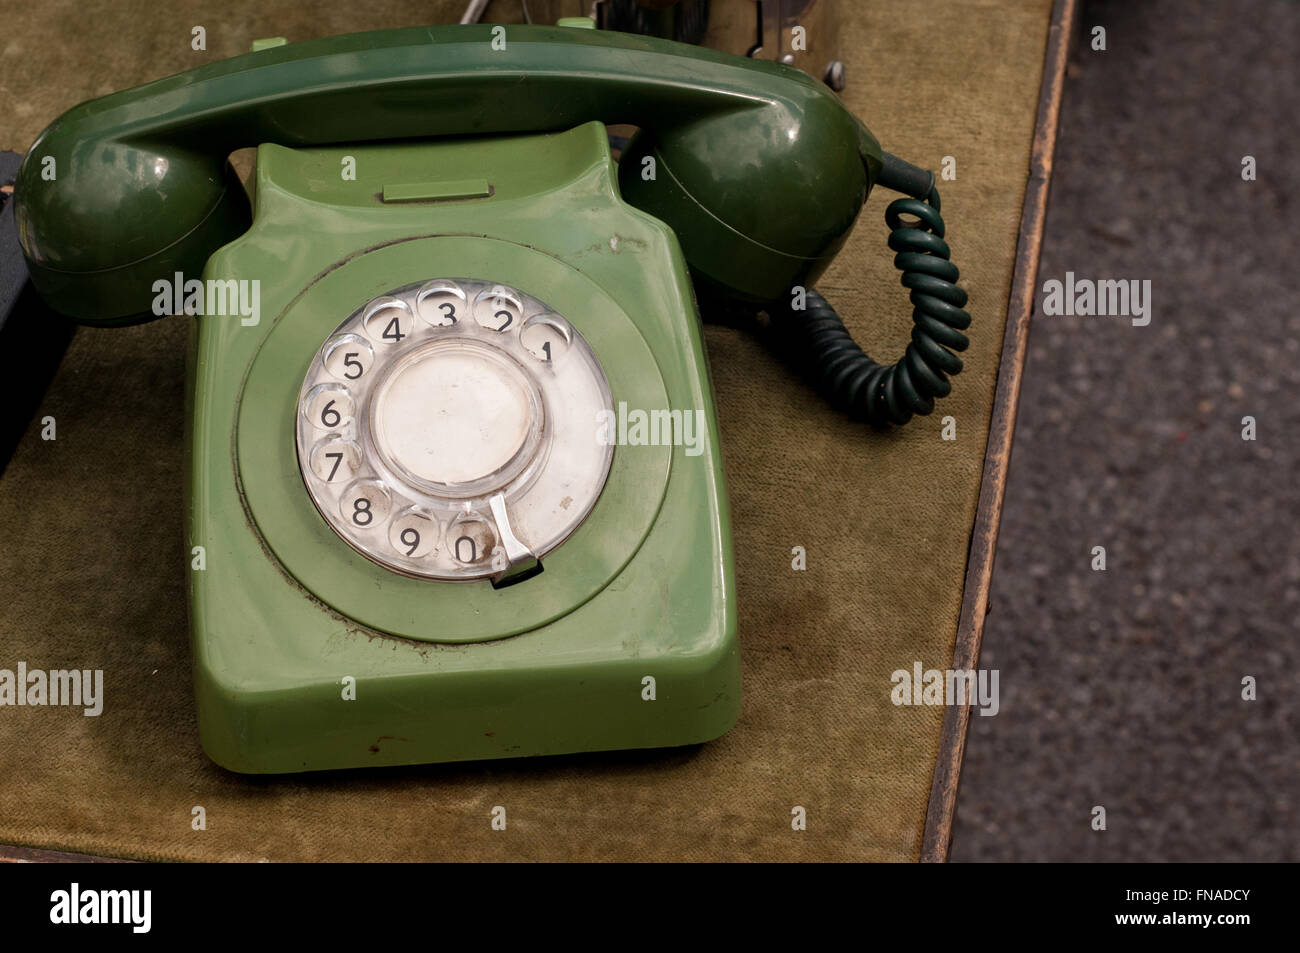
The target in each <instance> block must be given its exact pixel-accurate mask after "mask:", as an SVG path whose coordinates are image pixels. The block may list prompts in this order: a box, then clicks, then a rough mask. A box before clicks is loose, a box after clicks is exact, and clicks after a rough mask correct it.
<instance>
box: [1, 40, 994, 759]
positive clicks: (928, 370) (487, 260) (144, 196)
mask: <svg viewBox="0 0 1300 953" xmlns="http://www.w3.org/2000/svg"><path fill="white" fill-rule="evenodd" d="M604 123H631V124H634V125H635V126H637V127H638V129H639V130H640V131H639V132H638V134H637V135H636V136H635V138H634V139H633V140H632V141H631V142H630V143H629V145H628V147H627V149H626V150H625V151H624V153H623V154H622V156H621V157H620V159H619V161H618V162H617V163H616V162H614V161H613V159H612V158H611V154H610V150H609V145H608V139H607V135H606V132H605V127H604V125H603V124H604ZM247 146H256V147H257V174H256V175H257V177H256V191H255V195H256V207H255V209H252V208H250V203H249V199H248V197H247V194H246V192H245V190H244V189H243V187H242V186H241V184H240V182H239V181H238V179H237V177H236V176H235V175H234V173H233V170H232V169H231V167H230V164H229V162H228V156H229V155H230V153H231V152H232V151H234V150H236V149H239V148H243V147H247ZM877 184H879V185H883V186H885V187H888V188H892V189H896V190H898V191H901V192H905V193H907V194H908V195H909V196H912V197H910V198H903V199H899V200H897V201H895V202H894V203H893V204H891V205H890V207H889V210H888V211H887V214H886V217H887V221H888V223H889V225H890V228H891V229H892V233H891V236H890V245H891V247H892V248H893V249H894V251H895V252H897V253H898V255H897V259H896V261H897V264H898V265H899V267H900V268H901V269H902V270H903V283H904V284H905V285H906V286H907V287H909V289H910V290H911V296H912V302H913V305H914V309H915V310H914V319H915V324H916V328H915V331H914V333H913V336H912V341H911V343H910V344H909V346H908V348H907V350H906V353H905V354H904V356H903V358H902V359H901V360H900V361H899V362H898V364H897V365H894V366H882V365H878V364H876V363H875V362H874V361H872V360H871V359H870V358H868V357H867V356H866V355H865V354H863V353H862V352H861V351H860V350H859V349H858V348H857V346H856V345H855V344H853V342H852V340H851V339H850V338H849V336H848V334H847V332H846V331H845V330H844V327H843V325H842V323H841V322H840V321H839V319H838V318H837V317H836V316H835V314H834V311H833V310H831V308H830V306H829V305H828V304H827V303H826V302H825V301H824V300H823V299H822V298H820V296H818V295H817V294H816V293H815V292H814V291H812V290H811V286H812V284H813V283H814V282H815V281H816V279H817V277H818V276H819V275H820V274H821V273H822V271H823V270H824V269H825V268H826V266H827V264H828V263H829V262H830V261H831V259H832V257H833V256H834V255H835V253H836V251H837V250H838V249H839V247H840V246H841V244H842V243H843V242H844V240H845V238H846V236H847V235H848V234H849V231H850V230H851V228H852V227H853V224H854V221H855V219H856V217H857V215H858V211H859V209H860V208H861V206H862V204H863V202H864V201H865V199H866V197H867V194H868V192H869V191H870V189H871V188H872V187H873V186H874V185H877ZM15 209H16V218H17V222H18V227H19V232H20V238H21V242H22V245H23V248H24V252H25V254H26V257H27V261H28V265H29V269H30V273H31V276H32V280H33V282H34V283H35V285H36V288H37V289H38V291H39V292H40V293H41V294H42V295H43V296H44V297H45V298H46V299H47V300H48V301H49V303H50V304H51V305H52V306H54V307H55V308H57V309H58V310H61V311H63V312H65V313H67V314H69V315H72V316H74V317H75V318H77V319H79V320H80V321H82V322H84V323H86V324H91V325H101V326H105V325H122V324H128V323H133V322H138V321H141V320H149V319H150V318H153V317H158V316H162V315H165V314H187V315H192V316H193V317H194V320H193V322H192V329H193V333H192V338H191V341H192V344H191V348H190V353H189V391H188V406H187V408H186V414H187V419H188V444H189V463H188V474H187V478H188V493H187V510H188V513H187V519H188V541H189V545H190V547H191V548H192V552H193V553H194V554H195V556H194V559H195V561H194V564H193V565H192V567H191V571H190V618H191V635H192V640H193V649H194V658H195V672H196V683H197V700H198V708H199V724H200V734H201V738H202V742H203V746H204V748H205V750H206V751H207V752H208V754H209V755H210V756H211V757H212V758H213V759H214V760H215V761H217V762H218V763H219V764H221V765H224V766H226V767H228V768H230V769H232V770H235V771H242V772H289V771H303V770H315V769H322V768H341V767H354V766H364V765H381V764H407V763H419V762H433V761H452V760H465V759H478V758H498V757H511V756H519V755H536V754H552V753H560V752H573V751H589V750H601V749H614V748H634V747H658V746H668V745H682V744H689V743H695V742H702V741H706V740H708V739H711V738H714V737H716V736H718V735H720V734H721V733H723V732H725V731H726V730H727V729H728V728H729V727H730V726H731V725H732V724H733V723H734V722H735V720H736V718H737V717H738V715H739V712H740V678H739V671H740V669H739V660H738V654H737V632H736V607H735V586H734V579H733V558H732V549H731V541H730V528H729V522H728V513H727V502H726V495H725V488H724V484H723V474H722V466H721V459H720V455H719V447H718V440H717V421H716V416H715V413H714V404H713V395H712V392H711V388H710V383H709V376H708V370H707V364H706V360H705V355H704V351H703V347H702V342H701V337H700V329H699V317H698V311H697V304H696V301H697V294H698V298H699V300H701V301H703V302H704V303H705V305H706V306H710V307H711V306H712V305H713V303H714V302H727V303H728V304H727V306H729V307H737V306H739V307H744V308H749V309H753V310H756V311H757V310H760V309H762V310H766V311H767V312H768V313H769V314H771V315H772V316H773V317H774V318H777V319H780V320H782V321H784V322H787V323H788V324H789V325H790V326H791V327H792V328H794V329H795V330H796V331H797V333H798V334H800V335H802V339H803V341H804V342H805V345H806V355H805V356H806V357H807V358H808V360H809V362H810V364H811V366H813V367H814V368H815V369H816V373H817V377H818V382H819V384H820V385H822V386H823V388H824V389H825V390H826V391H827V392H828V393H829V394H830V395H831V397H832V398H833V399H834V400H836V401H837V402H838V403H839V404H840V405H841V406H843V407H844V408H845V409H846V410H847V411H849V412H850V413H853V414H855V415H856V416H858V417H860V418H862V419H864V420H866V421H868V422H870V423H872V424H876V425H885V424H889V423H903V422H906V420H907V419H908V418H909V417H911V416H912V414H914V413H923V414H924V413H929V412H930V410H931V409H932V408H933V404H934V400H935V398H936V397H941V396H943V395H944V394H946V393H947V392H948V390H949V388H950V386H951V385H950V381H949V378H950V376H951V375H952V374H955V373H957V372H958V371H959V370H960V369H961V362H960V360H958V358H957V357H956V355H955V354H954V353H953V351H960V350H962V349H964V348H965V346H966V343H967V341H966V338H965V336H964V335H963V334H962V333H961V331H962V329H964V328H965V327H966V326H967V325H968V323H969V320H970V319H969V316H968V315H967V314H966V312H965V311H964V310H962V308H963V306H964V305H965V302H966V295H965V293H964V292H962V291H961V290H960V289H959V288H958V287H957V286H956V283H955V282H956V279H957V269H956V268H955V267H954V266H953V265H952V264H951V263H950V262H949V261H948V247H947V245H946V244H945V243H944V241H943V221H942V219H941V218H940V216H939V200H938V194H937V192H936V191H935V190H934V187H933V176H931V175H930V174H929V173H927V172H923V171H921V170H919V169H917V168H915V167H912V166H910V165H908V164H907V163H904V162H902V161H901V160H898V159H896V158H894V157H893V156H890V155H888V154H886V153H884V152H882V150H881V148H880V146H879V144H878V143H877V141H876V139H875V138H874V137H873V136H872V135H871V133H870V132H869V131H868V130H867V128H866V127H865V126H864V125H863V124H862V123H861V122H859V121H858V120H857V119H856V118H855V117H853V116H852V115H851V114H850V113H849V112H848V111H847V110H846V109H845V108H844V107H843V106H842V105H841V104H840V102H839V101H838V100H837V99H836V97H835V96H834V94H833V93H831V92H830V91H829V90H828V89H826V88H825V87H824V86H823V85H822V84H820V83H817V82H815V81H813V80H811V79H809V78H808V77H806V76H804V75H803V74H801V73H799V72H798V71H796V70H794V69H791V68H788V67H786V66H783V65H780V64H776V63H766V62H759V61H753V60H747V59H743V58H739V57H733V56H728V55H724V54H720V53H715V52H711V51H708V50H703V49H698V48H695V47H689V46H685V45H681V44H677V43H673V42H669V41H666V40H659V39H653V38H647V37H637V36H631V35H623V34H613V33H604V32H597V31H591V30H576V29H569V28H542V27H509V28H505V27H500V26H496V27H492V26H465V27H435V28H430V29H408V30H394V31H384V32H376V33H364V34H358V35H353V36H344V37H336V38H330V39H324V40H318V41H313V42H308V43H302V44H294V45H281V46H277V47H271V48H266V49H261V50H259V51H257V52H254V53H251V54H249V55H247V56H241V57H237V58H235V59H231V60H228V61H225V62H221V63H216V64H213V65H209V66H204V67H202V68H199V69H195V70H192V71H190V72H187V73H182V74H180V75H177V76H173V77H170V78H168V79H163V80H159V81H157V82H154V83H150V84H148V85H145V86H141V87H138V88H135V89H131V90H127V91H125V92H121V93H117V94H114V95H111V96H106V97H104V98H102V99H97V100H94V101H91V102H88V103H84V104H82V105H80V106H78V107H76V108H74V109H72V110H70V111H69V112H68V113H66V114H65V115H64V116H62V117H61V118H60V119H58V120H57V121H56V122H55V123H54V124H53V125H51V126H50V127H49V128H48V129H47V130H46V131H45V133H43V134H42V136H41V137H40V139H39V140H38V141H37V142H36V143H35V145H33V147H32V149H31V151H30V152H29V154H28V156H27V158H26V161H25V163H24V165H23V168H22V171H21V173H20V175H19V178H18V181H17V185H16V188H15ZM124 584H127V583H124Z"/></svg>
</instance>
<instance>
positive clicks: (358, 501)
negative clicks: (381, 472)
mask: <svg viewBox="0 0 1300 953" xmlns="http://www.w3.org/2000/svg"><path fill="white" fill-rule="evenodd" d="M391 505H392V504H391V502H390V499H389V496H388V490H386V489H385V488H384V485H383V484H382V483H380V482H379V481H378V480H358V481H357V482H356V483H353V484H352V485H351V486H349V487H348V488H347V489H346V490H344V491H343V495H342V497H340V498H339V513H340V514H341V515H342V516H343V521H344V522H345V523H346V524H347V525H348V526H350V527H352V528H353V529H356V530H367V529H373V528H374V527H376V526H382V525H383V524H384V522H385V521H386V520H387V519H388V511H389V508H390V507H391Z"/></svg>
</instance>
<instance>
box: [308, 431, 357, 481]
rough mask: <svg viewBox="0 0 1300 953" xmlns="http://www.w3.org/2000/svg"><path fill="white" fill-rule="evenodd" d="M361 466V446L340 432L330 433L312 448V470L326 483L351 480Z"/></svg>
mask: <svg viewBox="0 0 1300 953" xmlns="http://www.w3.org/2000/svg"><path fill="white" fill-rule="evenodd" d="M360 468H361V448H360V447H358V446H357V445H356V444H355V443H353V442H352V441H351V440H347V439H345V438H343V437H341V436H339V435H338V434H330V435H329V436H328V437H325V438H324V439H323V440H319V441H317V442H316V445H315V446H313V447H312V448H311V472H312V473H314V474H316V477H317V478H318V479H320V480H324V481H325V482H326V483H338V482H339V481H340V480H350V479H352V477H354V476H356V473H357V470H359V469H360Z"/></svg>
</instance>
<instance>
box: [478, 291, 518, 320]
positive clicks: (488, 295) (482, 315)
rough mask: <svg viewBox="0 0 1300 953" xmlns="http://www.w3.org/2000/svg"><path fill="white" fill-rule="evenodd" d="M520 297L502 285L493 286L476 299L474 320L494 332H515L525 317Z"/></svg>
mask: <svg viewBox="0 0 1300 953" xmlns="http://www.w3.org/2000/svg"><path fill="white" fill-rule="evenodd" d="M523 313H524V305H523V302H522V301H520V300H519V296H518V295H517V294H515V293H514V292H513V291H511V290H510V289H509V288H506V287H504V286H502V285H493V286H492V287H491V288H488V289H487V290H486V291H483V292H480V293H479V296H478V297H477V298H475V299H474V318H475V320H477V321H478V323H479V324H481V325H482V326H483V327H485V328H488V329H489V330H492V331H513V330H514V329H515V328H517V327H518V326H519V319H520V318H521V317H523Z"/></svg>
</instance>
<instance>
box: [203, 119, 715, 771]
mask: <svg viewBox="0 0 1300 953" xmlns="http://www.w3.org/2000/svg"><path fill="white" fill-rule="evenodd" d="M345 157H351V158H350V160H349V161H352V162H354V163H355V168H356V170H357V172H356V179H355V180H350V181H344V180H343V179H342V178H341V177H340V169H341V168H342V166H343V164H344V160H345ZM473 179H485V180H486V181H487V182H488V183H489V185H490V192H491V194H490V195H489V196H487V197H481V198H470V199H456V200H443V201H419V200H415V201H403V202H400V203H394V202H385V201H384V199H383V195H384V193H385V190H386V189H387V190H389V191H390V193H391V192H393V191H394V190H396V191H399V192H401V191H405V192H408V193H409V192H410V191H411V190H410V189H406V190H403V189H401V188H400V187H402V186H408V185H410V184H412V183H424V184H425V186H426V187H427V186H429V185H436V183H437V182H438V181H446V182H463V181H465V180H473ZM416 191H417V192H418V190H416ZM431 191H433V192H436V191H437V190H436V189H432V190H431ZM256 196H257V201H256V214H255V217H254V221H253V225H252V227H251V228H250V229H249V230H248V232H247V233H246V234H244V235H243V236H242V237H241V238H239V239H238V240H236V241H234V242H232V243H230V244H229V245H226V246H225V247H223V248H222V249H220V250H219V251H218V252H217V253H216V254H214V255H213V256H212V258H211V259H210V261H209V262H208V267H207V269H206V271H205V273H204V276H203V277H204V279H206V280H216V281H227V280H254V279H255V280H258V281H259V283H260V289H261V290H260V319H259V321H258V323H257V324H251V323H248V322H249V321H250V320H251V319H248V318H241V316H240V315H238V314H235V315H231V316H227V317H222V316H204V317H201V318H198V319H197V320H196V324H195V329H196V330H195V334H194V336H193V348H192V354H191V371H190V381H191V390H190V397H189V405H190V406H189V419H190V421H191V424H190V426H191V430H190V434H189V441H190V446H191V453H190V464H189V474H188V476H189V492H188V511H189V531H190V539H189V543H190V545H191V546H202V547H204V555H205V560H204V561H205V568H203V569H202V570H201V571H192V572H191V574H190V600H191V624H192V632H193V640H194V662H195V673H196V683H197V698H198V710H199V726H200V734H201V738H202V742H203V747H204V749H205V750H206V751H207V753H208V754H209V756H211V757H212V759H213V760H214V761H216V762H218V763H219V764H221V765H223V766H225V767H227V768H230V769H232V770H235V771H241V772H291V771H307V770H315V769H322V768H345V767H357V766H369V765H393V764H407V763H416V762H435V761H453V760H455V761H460V760H469V759H479V758H501V757H514V756H521V755H543V754H558V753H563V752H575V751H592V750H601V749H615V748H645V747H660V746H670V745H683V744H690V743H694V742H702V741H705V740H708V739H710V738H714V737H716V736H717V735H719V734H721V733H723V732H724V731H726V730H727V729H728V728H729V727H730V726H731V725H732V724H733V723H734V722H735V720H736V718H737V717H738V715H739V711H740V672H739V660H738V654H737V641H736V613H735V597H734V583H733V569H732V553H731V542H730V538H731V537H730V526H729V523H728V517H727V506H726V496H725V492H724V488H723V482H722V468H721V459H720V455H719V448H718V442H717V424H716V418H715V413H714V407H713V399H712V395H711V391H710V386H709V381H708V372H707V365H706V363H705V356H704V352H703V348H702V344H701V339H700V334H699V329H698V317H697V315H696V313H695V307H694V303H693V300H692V292H691V285H690V280H689V276H688V273H687V268H686V263H685V260H684V259H683V257H682V253H681V250H680V248H679V246H678V244H677V240H676V238H675V236H674V235H673V233H672V231H671V230H669V229H668V228H667V227H666V226H665V225H664V224H663V223H662V222H660V221H658V220H657V219H655V218H653V217H651V216H649V215H646V214H645V213H643V212H641V211H639V210H637V209H635V208H633V207H631V206H630V205H627V204H625V203H624V202H623V201H622V200H621V199H620V197H619V193H618V187H617V182H616V179H615V166H614V163H613V162H612V160H611V158H610V154H609V150H608V144H607V139H606V135H605V130H604V127H603V126H602V125H600V124H599V123H588V124H585V125H582V126H579V127H577V128H575V129H573V130H571V131H568V132H565V133H559V134H554V135H540V136H529V137H518V138H497V139H488V140H483V139H476V140H464V141H453V142H443V143H439V144H409V145H387V146H347V147H339V148H331V149H307V150H292V149H286V148H283V147H280V146H274V145H265V146H262V147H261V148H260V150H259V152H258V163H257V191H256ZM434 277H462V278H481V279H487V280H493V281H500V282H503V283H506V284H509V285H511V286H514V287H517V288H519V289H521V290H523V291H525V292H527V293H528V294H531V295H535V296H536V297H538V298H540V299H541V300H542V301H544V302H546V303H547V304H548V305H549V306H550V307H552V308H554V309H555V310H557V311H558V312H559V313H561V314H563V315H564V316H565V317H566V318H568V319H569V320H570V321H571V322H572V323H573V325H574V326H575V328H577V330H578V331H579V332H580V333H581V334H582V335H583V336H584V337H585V338H586V339H587V341H588V343H589V344H590V345H591V346H592V348H593V350H594V351H595V353H596V355H597V357H598V359H599V360H600V361H601V364H602V366H603V368H604V371H605V373H606V376H607V377H608V379H609V383H610V388H611V392H612V396H613V401H614V404H615V406H616V407H617V406H618V405H619V403H620V402H623V403H625V404H627V405H628V406H630V407H641V408H645V409H670V408H675V409H698V410H700V411H702V417H703V419H704V421H705V422H706V428H705V438H704V441H703V444H702V448H703V452H698V453H693V452H689V450H690V448H688V447H685V446H677V447H668V446H662V445H659V446H654V445H645V446H631V445H622V446H617V447H616V448H615V452H614V462H613V464H612V466H611V471H610V476H609V478H608V480H607V483H606V486H605V489H604V491H603V492H602V494H601V496H600V499H599V500H598V501H597V503H596V506H595V508H594V509H593V510H592V512H591V514H590V515H589V516H588V517H587V519H586V520H585V521H584V522H583V524H582V525H581V526H580V527H579V528H578V529H577V530H576V531H575V533H574V534H573V535H572V536H571V537H570V538H569V539H568V540H566V541H565V542H564V543H562V544H561V545H560V546H559V547H558V548H557V549H556V550H555V551H553V552H552V553H551V554H549V555H547V556H546V557H545V559H544V566H545V570H544V571H543V573H542V574H541V575H539V576H536V577H534V578H532V579H529V580H528V581H526V582H523V583H520V584H518V585H514V586H510V587H506V588H502V589H494V588H493V587H492V585H491V584H490V583H489V582H487V581H478V582H436V581H429V580H418V579H411V578H407V577H405V576H401V575H399V574H396V573H393V572H390V571H389V570H386V569H383V568H381V567H379V566H378V565H376V564H374V563H372V562H371V561H369V560H367V559H366V558H364V557H363V556H361V555H359V554H358V553H356V552H355V551H354V550H353V549H352V548H351V547H349V546H348V545H347V544H346V543H344V542H343V540H341V539H340V538H339V537H337V536H336V535H335V534H334V532H333V531H332V530H331V529H330V528H329V527H328V526H326V524H325V523H324V521H323V519H322V518H321V517H320V515H319V514H318V513H317V512H316V510H315V508H314V506H313V504H312V503H311V501H310V499H309V498H308V495H307V493H306V491H305V489H304V487H303V483H302V478H301V476H300V474H299V471H298V463H297V458H296V449H295V443H294V437H293V433H294V415H295V413H296V409H297V396H298V391H299V388H300V387H301V384H302V380H303V377H304V375H305V374H306V372H307V369H308V365H309V364H310V362H311V360H312V358H313V357H314V355H315V352H316V349H317V348H318V347H319V346H320V344H321V343H322V342H323V341H324V340H325V338H326V337H328V336H329V334H330V333H331V332H332V331H333V329H334V328H335V327H336V326H337V325H338V324H339V323H340V322H341V321H342V320H343V319H344V318H346V317H347V315H348V314H349V313H351V312H352V311H353V310H355V309H356V308H359V307H361V306H362V305H363V304H364V303H365V302H366V301H367V300H369V299H370V298H372V297H374V296H376V295H378V294H381V293H383V292H384V291H386V290H388V289H391V288H395V287H399V286H402V285H405V284H409V283H411V282H414V281H420V280H422V279H427V278H434Z"/></svg>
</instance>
